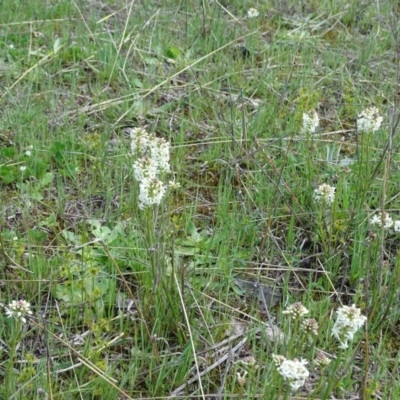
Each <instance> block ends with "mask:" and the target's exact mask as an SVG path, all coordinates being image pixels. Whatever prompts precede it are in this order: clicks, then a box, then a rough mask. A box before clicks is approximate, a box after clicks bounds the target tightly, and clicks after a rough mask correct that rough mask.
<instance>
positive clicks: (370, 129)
mask: <svg viewBox="0 0 400 400" xmlns="http://www.w3.org/2000/svg"><path fill="white" fill-rule="evenodd" d="M382 121H383V117H382V116H380V115H379V110H378V109H377V108H376V107H370V108H366V109H365V110H363V111H362V112H361V114H360V115H359V116H358V118H357V130H358V131H359V132H362V133H374V132H376V131H377V130H378V129H379V128H380V126H381V124H382Z"/></svg>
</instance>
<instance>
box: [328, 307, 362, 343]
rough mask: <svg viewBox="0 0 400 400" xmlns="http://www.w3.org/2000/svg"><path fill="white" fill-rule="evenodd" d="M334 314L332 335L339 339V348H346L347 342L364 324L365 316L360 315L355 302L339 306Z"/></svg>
mask: <svg viewBox="0 0 400 400" xmlns="http://www.w3.org/2000/svg"><path fill="white" fill-rule="evenodd" d="M336 315H337V317H336V321H335V325H334V326H333V328H332V336H334V337H335V338H336V339H338V340H339V342H340V346H339V347H340V348H342V349H347V347H348V343H349V342H350V341H352V340H353V338H354V334H355V333H356V332H357V331H358V330H359V329H360V328H361V327H362V326H363V325H364V324H365V321H366V320H367V317H366V316H365V315H361V310H360V309H359V308H356V306H355V304H353V305H352V306H351V307H349V306H342V307H340V308H339V309H338V310H337V312H336Z"/></svg>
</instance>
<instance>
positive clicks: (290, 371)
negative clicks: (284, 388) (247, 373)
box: [272, 354, 310, 391]
mask: <svg viewBox="0 0 400 400" xmlns="http://www.w3.org/2000/svg"><path fill="white" fill-rule="evenodd" d="M272 358H273V360H274V363H275V365H276V366H277V370H278V372H279V374H280V375H281V376H282V378H283V379H284V380H285V381H287V382H289V385H290V388H291V389H292V390H293V391H296V390H298V389H299V388H301V387H302V386H303V385H304V384H305V382H306V379H307V378H308V377H309V376H310V372H309V371H308V369H307V368H306V365H307V364H308V362H307V360H304V359H301V360H298V359H297V358H295V359H294V360H287V359H286V358H284V357H283V356H279V355H275V354H273V355H272ZM279 362H280V363H279ZM278 363H279V365H278Z"/></svg>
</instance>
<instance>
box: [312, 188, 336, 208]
mask: <svg viewBox="0 0 400 400" xmlns="http://www.w3.org/2000/svg"><path fill="white" fill-rule="evenodd" d="M335 190H336V188H335V187H334V186H330V185H328V184H326V183H323V184H321V185H319V186H318V188H317V189H315V190H314V199H315V201H317V202H318V203H326V204H332V203H333V202H334V201H335Z"/></svg>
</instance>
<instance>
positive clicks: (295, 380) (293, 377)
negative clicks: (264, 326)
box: [272, 302, 367, 391]
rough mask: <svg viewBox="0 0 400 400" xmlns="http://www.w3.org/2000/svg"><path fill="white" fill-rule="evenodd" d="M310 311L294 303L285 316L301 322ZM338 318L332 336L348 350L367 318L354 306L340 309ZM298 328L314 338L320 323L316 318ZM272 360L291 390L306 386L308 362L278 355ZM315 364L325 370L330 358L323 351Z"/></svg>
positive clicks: (341, 346)
mask: <svg viewBox="0 0 400 400" xmlns="http://www.w3.org/2000/svg"><path fill="white" fill-rule="evenodd" d="M308 313H309V310H308V309H307V308H306V307H304V306H303V305H302V304H301V303H300V302H297V303H294V304H292V305H290V306H289V307H287V308H286V310H285V311H283V314H285V315H289V316H290V317H291V318H292V319H294V320H296V321H299V320H300V319H301V318H302V317H304V316H305V315H307V314H308ZM336 314H337V318H336V321H335V323H334V326H333V328H332V336H334V337H335V338H336V339H338V340H339V342H340V345H339V347H340V348H342V349H346V348H347V347H348V343H349V342H350V341H351V340H353V338H354V335H355V333H356V332H357V331H358V330H359V329H360V328H361V327H362V326H363V325H364V323H365V321H366V320H367V317H365V316H364V315H361V310H360V309H359V308H356V306H355V305H354V304H353V305H352V306H351V307H349V306H342V307H339V308H338V310H337V312H336ZM297 326H299V327H301V329H302V331H303V332H305V333H308V334H311V335H314V336H317V335H318V330H319V326H318V322H317V321H316V320H315V319H314V318H308V319H303V320H302V321H301V323H300V324H298V325H297ZM272 360H273V362H274V364H275V366H276V368H277V370H278V372H279V374H280V375H281V376H282V378H283V379H284V380H285V381H287V382H288V383H289V385H290V388H291V390H293V391H295V390H298V389H299V388H300V387H302V386H303V385H304V384H305V381H306V379H307V378H308V377H309V371H308V370H307V368H306V365H307V364H308V361H307V360H305V359H303V358H302V359H300V360H298V359H297V358H295V359H293V360H290V359H287V358H286V357H284V356H282V355H278V354H272ZM313 362H314V364H315V365H316V366H318V367H320V368H325V367H326V366H327V365H328V364H329V363H330V362H331V360H330V358H329V357H327V356H326V354H325V353H324V352H322V351H319V352H318V353H317V355H316V357H315V359H314V361H313Z"/></svg>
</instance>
